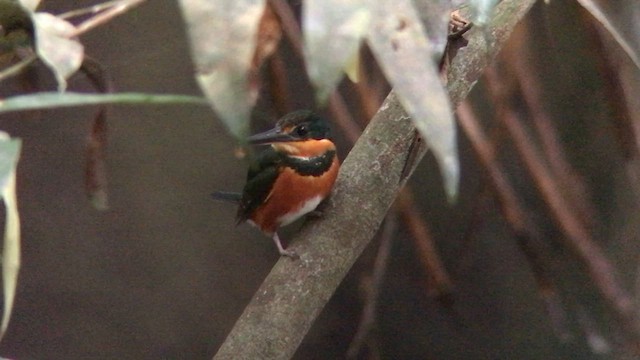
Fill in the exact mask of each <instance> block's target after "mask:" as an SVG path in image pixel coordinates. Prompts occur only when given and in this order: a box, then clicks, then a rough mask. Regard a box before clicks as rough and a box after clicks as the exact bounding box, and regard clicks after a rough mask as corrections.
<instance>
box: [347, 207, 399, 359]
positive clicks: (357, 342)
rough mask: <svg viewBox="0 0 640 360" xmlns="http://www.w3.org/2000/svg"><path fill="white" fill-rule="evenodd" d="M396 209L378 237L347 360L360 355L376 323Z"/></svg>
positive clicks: (393, 235) (395, 221)
mask: <svg viewBox="0 0 640 360" xmlns="http://www.w3.org/2000/svg"><path fill="white" fill-rule="evenodd" d="M397 211H398V210H397V207H396V208H392V209H391V211H389V213H388V214H387V217H386V218H385V221H384V226H383V228H382V234H381V235H380V246H379V247H378V253H377V254H376V259H375V261H374V263H373V273H372V274H371V282H370V283H369V286H367V288H366V290H367V291H366V295H365V304H364V306H363V308H362V316H361V317H360V324H359V325H358V330H357V331H356V335H355V336H354V337H353V341H352V342H351V344H350V345H349V349H348V350H347V358H348V359H354V358H356V357H357V356H358V354H359V353H360V349H361V348H362V346H363V344H365V340H366V339H367V338H368V336H369V333H370V332H371V329H372V328H373V325H374V324H375V321H376V309H377V306H378V296H379V295H380V288H381V287H382V281H383V280H384V275H385V273H386V272H387V264H388V262H389V254H390V253H391V244H392V242H393V238H394V237H395V235H396V231H397V229H398V214H397Z"/></svg>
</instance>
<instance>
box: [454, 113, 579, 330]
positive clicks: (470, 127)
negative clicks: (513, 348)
mask: <svg viewBox="0 0 640 360" xmlns="http://www.w3.org/2000/svg"><path fill="white" fill-rule="evenodd" d="M457 115H458V117H457V119H458V123H459V124H460V128H461V129H462V131H463V132H464V133H465V135H466V136H467V138H468V139H469V141H470V142H471V145H472V146H473V148H474V150H475V153H476V154H477V155H478V160H479V161H480V163H481V164H482V166H483V167H484V169H485V170H486V171H487V177H488V180H489V183H490V185H491V187H492V189H493V192H494V194H495V195H496V198H497V200H498V204H499V206H500V210H501V211H502V214H503V216H504V217H505V219H506V220H507V222H508V223H509V225H510V227H511V230H512V231H513V234H514V236H515V238H516V240H517V244H518V247H519V248H520V250H521V251H522V253H523V254H524V255H525V257H526V258H527V260H528V261H529V265H530V266H531V271H532V273H533V276H534V278H535V280H536V285H537V286H538V290H539V291H538V293H539V294H540V296H541V297H542V299H543V301H544V303H545V305H546V310H547V313H548V314H549V317H550V318H551V320H552V324H553V325H554V331H555V332H556V334H558V337H559V338H561V339H566V338H567V337H568V336H569V335H568V334H569V331H568V330H567V329H568V326H567V320H566V315H565V312H564V311H563V310H562V309H563V306H562V303H561V300H560V298H559V296H558V293H557V291H556V286H555V284H554V281H553V279H552V276H551V275H550V274H549V271H548V270H547V268H548V266H547V264H545V262H544V260H543V258H544V257H543V256H542V254H541V252H540V250H538V249H537V247H535V245H534V244H536V243H540V242H541V235H540V233H539V231H538V228H537V227H536V225H535V224H534V223H533V222H532V221H531V219H530V218H529V216H527V214H528V211H527V210H526V209H525V207H524V205H523V204H522V203H521V202H520V200H519V198H518V196H517V194H516V191H515V189H514V188H513V186H512V185H511V183H510V182H509V179H508V178H507V176H506V174H505V172H504V170H503V169H502V167H501V166H500V164H499V163H498V161H497V159H496V156H495V154H496V149H495V146H494V145H493V144H492V143H491V141H490V140H489V139H488V138H487V136H486V135H485V134H484V131H483V130H482V128H481V126H480V122H479V121H478V119H476V117H475V115H474V113H473V110H472V109H471V106H470V105H469V103H468V102H467V101H464V102H462V103H461V104H460V105H459V106H458V109H457Z"/></svg>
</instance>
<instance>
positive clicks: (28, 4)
mask: <svg viewBox="0 0 640 360" xmlns="http://www.w3.org/2000/svg"><path fill="white" fill-rule="evenodd" d="M20 4H22V6H24V7H25V8H27V9H29V10H31V11H34V10H35V9H36V8H37V7H38V5H39V4H40V0H20Z"/></svg>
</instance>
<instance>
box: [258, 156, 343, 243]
mask: <svg viewBox="0 0 640 360" xmlns="http://www.w3.org/2000/svg"><path fill="white" fill-rule="evenodd" d="M334 149H335V148H334ZM301 150H303V149H301ZM298 154H299V155H297V156H304V155H307V154H306V153H304V152H302V151H301V152H299V153H298ZM339 167H340V163H339V161H338V158H337V156H334V157H333V160H332V162H331V166H330V167H329V169H328V170H327V171H325V172H324V173H322V174H321V175H319V176H313V175H308V176H304V175H301V174H299V173H298V172H296V170H295V169H293V168H291V167H286V166H284V167H283V168H282V169H281V171H280V174H279V176H278V178H277V179H276V181H275V182H274V184H273V187H272V188H271V192H270V193H269V195H268V196H267V198H266V201H265V202H264V203H263V204H262V205H260V206H259V207H258V208H256V210H255V211H254V212H253V213H252V214H251V216H250V217H249V218H250V219H251V221H253V222H254V223H255V224H256V225H257V226H258V227H259V228H260V229H261V230H262V231H264V232H265V233H268V234H271V233H274V232H275V231H276V230H277V228H278V227H279V226H281V225H286V224H288V223H290V222H292V221H294V220H296V219H297V218H299V217H301V216H303V215H304V214H306V213H308V212H310V211H312V210H314V209H315V206H312V205H313V204H314V203H315V202H313V203H311V202H310V201H312V200H318V201H317V202H318V203H319V202H320V201H322V200H323V199H325V198H326V197H327V196H328V195H329V193H330V192H331V189H332V187H333V184H334V182H335V180H336V177H337V176H338V169H339ZM305 205H306V206H305ZM315 205H317V203H315Z"/></svg>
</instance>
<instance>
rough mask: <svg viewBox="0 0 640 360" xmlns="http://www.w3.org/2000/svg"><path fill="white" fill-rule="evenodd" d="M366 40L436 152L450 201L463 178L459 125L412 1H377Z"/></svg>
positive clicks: (431, 147) (418, 127) (401, 100)
mask: <svg viewBox="0 0 640 360" xmlns="http://www.w3.org/2000/svg"><path fill="white" fill-rule="evenodd" d="M377 7H378V8H377V9H376V13H375V17H374V20H373V23H372V26H371V32H370V33H369V34H368V36H367V41H368V42H369V45H370V46H371V50H372V51H373V54H374V56H375V57H376V59H377V60H378V63H379V64H380V67H381V68H382V70H383V71H384V73H385V75H386V77H387V79H388V80H389V82H390V83H391V84H392V85H393V89H394V91H395V92H396V93H397V94H398V98H399V100H400V103H401V104H402V106H403V107H404V108H405V110H406V111H407V113H409V115H411V118H412V119H413V122H414V124H415V125H416V128H417V129H418V130H419V131H420V134H421V135H422V136H423V138H424V139H425V140H426V142H427V144H428V145H429V148H430V149H431V150H432V151H433V153H434V155H435V157H436V159H437V161H438V164H439V165H440V171H441V173H442V177H443V180H444V184H445V191H446V193H447V195H448V196H449V199H450V200H453V199H455V196H456V194H457V191H458V182H459V177H460V164H459V161H458V148H457V140H456V127H455V120H454V118H453V113H452V110H451V104H450V103H449V96H448V95H447V93H446V91H445V89H444V86H443V85H442V82H441V81H440V77H439V74H438V68H437V65H436V63H435V62H434V61H433V60H432V59H433V51H434V50H433V48H432V46H431V44H430V42H429V39H428V38H427V34H426V31H425V29H424V27H423V25H422V23H421V21H420V18H419V17H418V14H417V12H416V10H415V8H414V6H413V3H412V1H411V0H379V1H378V2H377Z"/></svg>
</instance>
